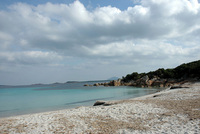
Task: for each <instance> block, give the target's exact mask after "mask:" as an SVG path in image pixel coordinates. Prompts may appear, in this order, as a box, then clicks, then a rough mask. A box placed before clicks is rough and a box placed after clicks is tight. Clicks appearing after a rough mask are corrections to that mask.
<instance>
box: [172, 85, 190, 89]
mask: <svg viewBox="0 0 200 134" xmlns="http://www.w3.org/2000/svg"><path fill="white" fill-rule="evenodd" d="M177 88H189V87H182V86H172V87H170V89H177Z"/></svg>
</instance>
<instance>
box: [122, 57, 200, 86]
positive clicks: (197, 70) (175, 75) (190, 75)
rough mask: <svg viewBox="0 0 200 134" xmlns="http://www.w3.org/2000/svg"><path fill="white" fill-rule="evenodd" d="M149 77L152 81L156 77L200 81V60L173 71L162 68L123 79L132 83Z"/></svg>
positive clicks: (135, 73) (134, 73)
mask: <svg viewBox="0 0 200 134" xmlns="http://www.w3.org/2000/svg"><path fill="white" fill-rule="evenodd" d="M146 75H147V76H148V77H149V78H150V79H153V78H154V77H159V78H162V79H180V80H186V79H197V80H200V60H198V61H193V62H190V63H184V64H181V65H180V66H177V67H176V68H172V69H164V68H160V69H158V70H156V71H151V72H148V73H137V72H133V73H132V74H128V75H126V77H123V78H122V81H124V82H130V81H135V80H138V79H140V78H142V77H144V76H146Z"/></svg>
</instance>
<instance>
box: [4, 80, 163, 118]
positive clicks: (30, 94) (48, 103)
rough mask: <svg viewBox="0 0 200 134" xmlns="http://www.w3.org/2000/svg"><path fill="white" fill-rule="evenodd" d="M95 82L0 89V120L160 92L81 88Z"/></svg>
mask: <svg viewBox="0 0 200 134" xmlns="http://www.w3.org/2000/svg"><path fill="white" fill-rule="evenodd" d="M97 82H98V81H87V82H67V83H54V84H35V85H26V86H0V118H1V117H9V116H16V115H24V114H31V113H39V112H47V111H55V110H62V109H69V108H76V107H80V106H92V105H93V104H94V103H95V102H96V101H97V100H106V101H108V100H122V99H129V98H135V97H139V96H144V95H147V94H152V93H155V92H157V91H159V90H161V89H155V88H136V87H130V86H119V87H113V86H110V87H104V86H98V87H95V86H83V85H84V84H91V85H93V84H94V83H97ZM100 82H102V81H100ZM104 82H106V81H104Z"/></svg>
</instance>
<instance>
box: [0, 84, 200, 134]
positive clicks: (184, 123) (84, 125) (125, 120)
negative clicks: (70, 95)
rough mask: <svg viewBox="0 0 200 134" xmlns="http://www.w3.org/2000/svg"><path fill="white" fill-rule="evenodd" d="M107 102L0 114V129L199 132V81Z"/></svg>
mask: <svg viewBox="0 0 200 134" xmlns="http://www.w3.org/2000/svg"><path fill="white" fill-rule="evenodd" d="M182 86H183V87H185V88H177V89H173V90H170V89H166V90H164V91H161V92H158V93H155V94H151V95H147V96H143V97H139V98H133V99H129V100H120V101H110V102H107V104H110V105H109V106H90V107H78V108H74V109H66V110H60V111H52V112H45V113H37V114H28V115H21V116H15V117H7V118H0V133H1V134H7V133H9V134H13V133H20V134H22V133H24V134H25V133H29V134H31V133H32V134H40V133H47V134H52V133H66V134H80V133H86V134H99V133H102V134H113V133H120V134H132V133H133V134H141V133H144V134H156V133H157V134H161V133H162V134H169V133H174V134H199V133H200V83H186V84H184V85H182Z"/></svg>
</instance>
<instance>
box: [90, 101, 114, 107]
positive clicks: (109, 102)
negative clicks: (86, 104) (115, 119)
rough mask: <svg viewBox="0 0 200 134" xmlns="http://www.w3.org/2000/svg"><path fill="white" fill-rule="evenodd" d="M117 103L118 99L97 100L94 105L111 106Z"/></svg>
mask: <svg viewBox="0 0 200 134" xmlns="http://www.w3.org/2000/svg"><path fill="white" fill-rule="evenodd" d="M115 104H117V102H116V101H96V102H95V103H94V105H93V106H110V105H115Z"/></svg>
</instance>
